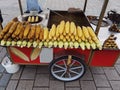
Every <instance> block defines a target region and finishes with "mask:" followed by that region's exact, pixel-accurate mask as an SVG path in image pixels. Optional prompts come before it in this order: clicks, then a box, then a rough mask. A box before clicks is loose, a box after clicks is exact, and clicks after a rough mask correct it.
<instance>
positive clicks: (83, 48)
mask: <svg viewBox="0 0 120 90" xmlns="http://www.w3.org/2000/svg"><path fill="white" fill-rule="evenodd" d="M80 47H81V49H82V50H85V43H84V42H81V43H80Z"/></svg>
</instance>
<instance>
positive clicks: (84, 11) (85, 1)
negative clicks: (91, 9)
mask: <svg viewBox="0 0 120 90" xmlns="http://www.w3.org/2000/svg"><path fill="white" fill-rule="evenodd" d="M86 6H87V0H85V4H84V9H83V12H84V13H85V10H86Z"/></svg>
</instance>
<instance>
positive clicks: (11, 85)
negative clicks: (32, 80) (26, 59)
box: [6, 80, 18, 90]
mask: <svg viewBox="0 0 120 90" xmlns="http://www.w3.org/2000/svg"><path fill="white" fill-rule="evenodd" d="M17 83H18V80H10V81H9V83H8V85H7V88H6V90H16V87H17Z"/></svg>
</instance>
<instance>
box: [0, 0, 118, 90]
mask: <svg viewBox="0 0 120 90" xmlns="http://www.w3.org/2000/svg"><path fill="white" fill-rule="evenodd" d="M22 1H23V2H24V1H25V0H22ZM39 1H40V3H42V4H43V3H44V4H45V5H43V6H42V8H43V9H45V7H49V8H51V9H59V10H62V9H64V10H67V8H68V7H78V8H83V2H84V0H74V1H73V0H72V1H71V2H70V0H44V1H45V2H44V1H43V0H39ZM58 1H59V2H58ZM103 1H104V0H88V7H87V10H86V14H88V15H99V12H100V11H99V10H100V7H101V5H102V3H103ZM115 1H116V2H115ZM115 1H113V0H110V2H109V5H108V8H107V11H108V10H110V9H116V10H117V11H118V12H119V11H120V8H119V7H120V4H119V2H120V1H119V0H115ZM8 2H9V4H7V3H8ZM53 2H54V3H53ZM78 2H80V3H78ZM55 3H56V4H55ZM24 8H25V4H24ZM96 8H97V10H96ZM0 9H2V12H3V13H5V14H8V15H4V16H3V17H4V23H3V25H6V23H7V22H8V21H10V20H11V19H12V18H13V17H15V16H17V15H19V14H20V12H18V10H19V8H18V4H17V0H0ZM5 56H6V49H5V48H3V47H0V62H1V60H2V59H3V58H4V57H5ZM0 90H120V58H119V59H118V61H117V62H116V64H115V66H114V67H104V68H103V67H90V68H88V69H87V72H86V74H85V75H84V76H83V77H82V78H81V79H79V80H76V81H73V82H66V83H65V82H60V81H58V80H56V79H54V78H53V77H52V76H50V74H49V69H48V67H47V66H21V68H20V70H19V72H17V73H15V74H8V73H7V72H6V71H5V69H4V68H3V67H2V65H1V64H0Z"/></svg>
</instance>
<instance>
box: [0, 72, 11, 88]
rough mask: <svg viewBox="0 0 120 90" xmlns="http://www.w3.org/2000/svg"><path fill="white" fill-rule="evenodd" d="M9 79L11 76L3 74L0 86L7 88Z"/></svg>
mask: <svg viewBox="0 0 120 90" xmlns="http://www.w3.org/2000/svg"><path fill="white" fill-rule="evenodd" d="M10 77H11V74H3V76H2V77H1V79H0V86H7V84H8V82H9V79H10Z"/></svg>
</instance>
